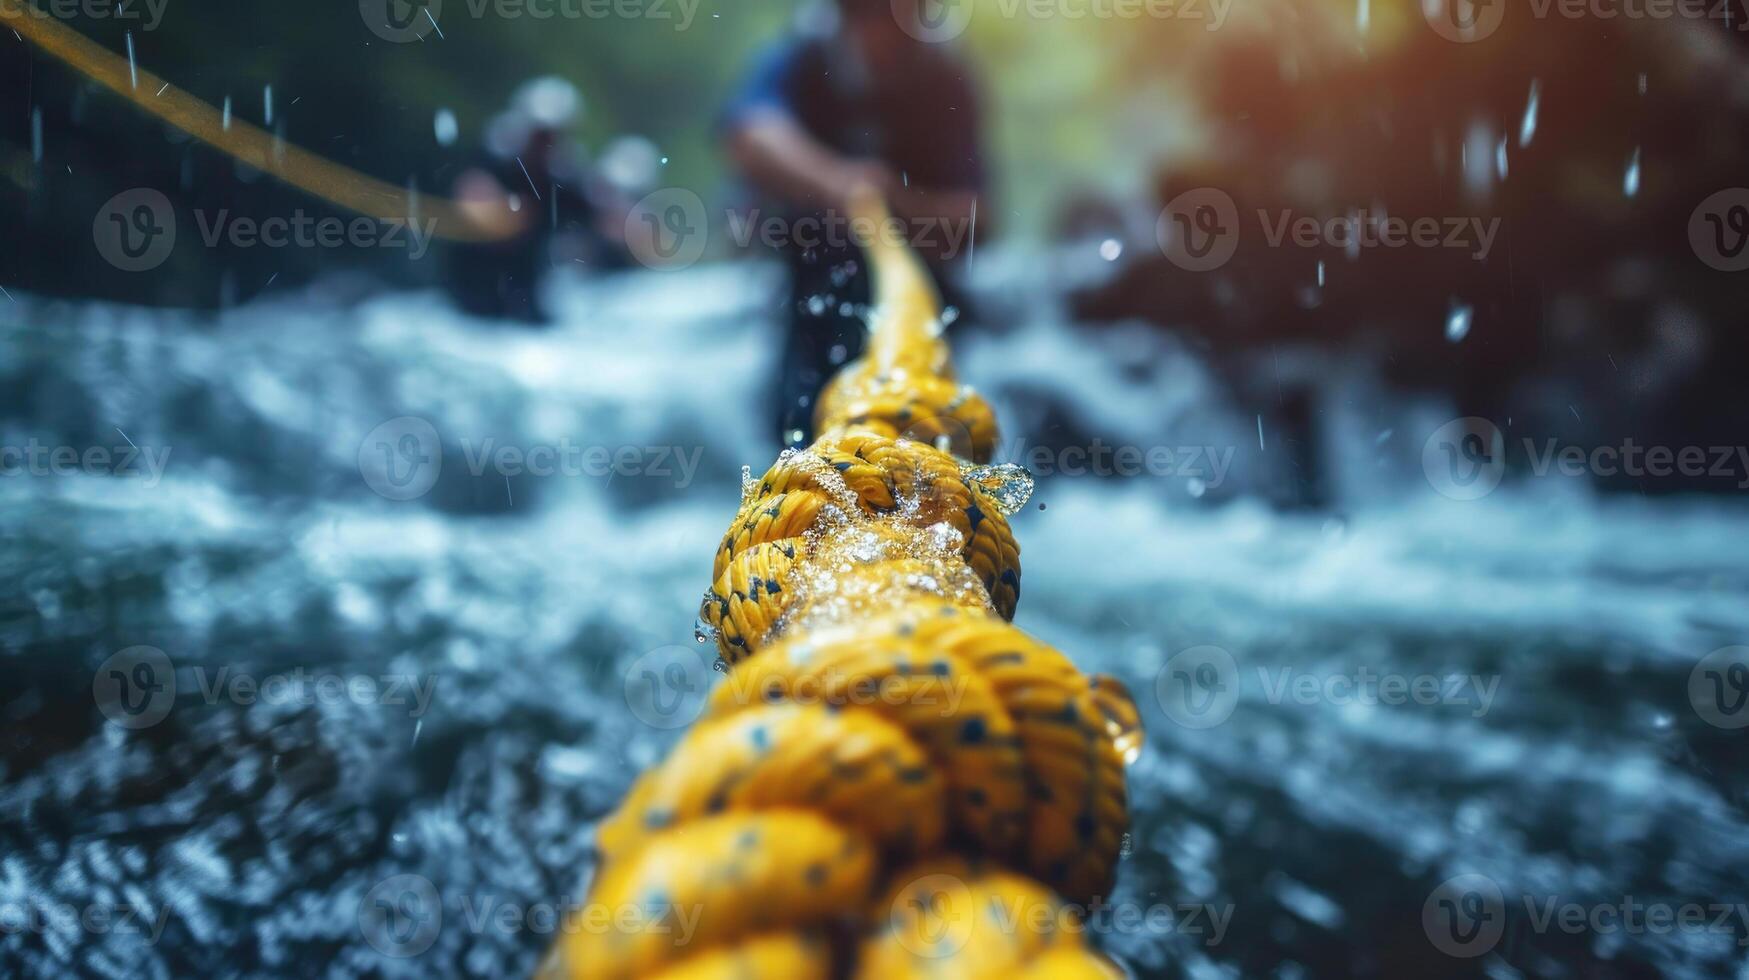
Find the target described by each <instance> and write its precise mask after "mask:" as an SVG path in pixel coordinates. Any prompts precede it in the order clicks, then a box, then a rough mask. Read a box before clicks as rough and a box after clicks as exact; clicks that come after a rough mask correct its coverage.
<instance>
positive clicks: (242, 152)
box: [0, 0, 525, 242]
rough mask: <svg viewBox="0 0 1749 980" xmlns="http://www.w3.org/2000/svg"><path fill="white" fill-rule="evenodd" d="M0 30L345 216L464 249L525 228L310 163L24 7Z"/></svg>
mask: <svg viewBox="0 0 1749 980" xmlns="http://www.w3.org/2000/svg"><path fill="white" fill-rule="evenodd" d="M0 26H4V27H10V28H12V29H13V30H15V31H17V32H18V33H19V35H20V36H21V37H23V38H25V39H26V40H28V41H30V42H31V43H33V44H35V45H36V46H37V47H39V48H41V49H42V50H43V51H45V52H46V53H48V54H50V55H53V56H54V57H56V58H59V59H60V60H62V61H64V62H66V63H67V64H68V65H69V66H71V67H72V68H74V69H75V70H77V71H79V72H80V73H81V74H84V75H85V76H87V77H89V78H91V79H92V80H93V81H96V82H97V83H99V84H101V85H103V86H104V87H105V88H108V89H109V90H111V91H113V92H115V93H116V94H118V95H120V96H121V97H122V98H124V99H127V100H128V101H130V102H132V103H133V104H134V105H136V106H138V107H139V108H141V109H143V110H145V111H146V112H147V113H149V114H151V115H153V116H157V117H158V118H159V119H162V120H164V121H165V122H167V123H169V124H170V125H172V126H175V127H176V128H177V129H179V130H181V131H183V132H185V133H187V134H188V135H190V136H193V137H194V138H195V139H198V140H200V141H201V142H203V143H206V144H207V145H209V146H212V147H214V148H215V149H218V150H220V151H222V152H224V153H227V154H229V155H231V156H233V157H235V158H237V159H238V160H241V161H242V162H244V163H246V164H248V165H249V166H251V167H254V168H255V169H257V170H260V171H263V172H265V173H269V174H272V175H273V176H275V177H277V178H279V179H280V180H283V181H285V182H286V183H288V184H291V185H292V186H294V187H297V188H299V189H301V190H304V191H306V192H308V193H310V194H313V195H315V196H317V197H319V198H322V199H323V200H325V201H329V202H331V203H333V204H336V205H339V206H340V207H343V208H346V209H347V210H349V211H355V212H357V213H358V214H362V215H365V216H367V217H371V218H376V219H377V220H379V221H384V222H389V223H393V224H399V225H408V224H413V223H415V222H418V223H420V224H421V225H422V226H424V225H428V226H429V228H430V233H431V234H433V235H435V236H437V237H439V238H444V239H449V240H452V241H465V242H483V241H494V240H497V239H501V238H506V237H509V236H511V235H514V234H516V233H517V232H518V231H520V230H521V228H522V226H523V224H524V221H525V219H524V218H522V217H521V216H520V215H519V214H517V213H516V212H513V211H511V210H510V209H509V208H508V206H501V205H498V204H496V203H491V204H488V203H480V204H474V203H471V202H470V203H469V204H468V205H465V206H464V205H462V204H459V203H457V202H453V201H449V200H446V199H443V198H432V197H425V196H423V195H419V196H418V197H417V201H416V202H415V198H414V195H413V194H412V193H411V192H410V191H408V190H407V189H406V188H404V187H396V186H395V185H393V184H389V183H386V182H384V181H381V180H378V179H376V178H374V177H369V176H366V175H364V174H361V173H359V172H358V171H356V170H353V169H351V168H350V167H346V166H342V165H341V164H338V163H335V162H333V161H331V160H328V159H326V158H324V157H320V156H317V155H316V154H314V153H311V152H309V151H308V150H304V149H301V148H299V147H297V146H294V145H291V144H289V143H287V142H285V141H284V140H282V139H280V138H279V137H277V136H274V135H273V134H271V133H268V132H266V131H264V130H262V129H259V128H257V127H255V126H252V125H250V124H249V123H247V122H244V121H242V120H240V119H235V118H233V119H231V120H230V121H229V122H228V123H227V121H226V120H225V117H224V115H223V114H222V113H221V112H219V110H217V109H214V108H213V107H212V106H210V105H208V104H207V103H205V102H203V101H201V100H200V99H198V98H196V97H194V96H193V95H191V94H189V93H188V92H184V91H182V90H181V89H178V88H176V87H175V86H174V85H168V83H167V82H165V80H164V79H162V78H159V77H158V76H157V75H154V74H153V73H151V72H149V71H147V70H145V69H144V68H140V67H138V66H137V65H130V64H129V63H128V60H127V59H126V58H122V57H120V56H118V55H116V54H113V53H112V52H110V51H107V50H105V49H104V48H101V47H99V46H98V45H96V44H94V43H92V42H91V41H90V40H88V39H87V38H85V37H84V36H83V35H81V34H80V33H78V32H77V31H74V30H72V29H71V28H68V27H66V26H64V25H62V24H59V23H57V22H55V21H54V20H53V19H52V18H51V17H49V16H47V15H45V14H41V13H38V12H36V11H34V10H32V9H31V8H30V7H29V6H28V5H27V4H26V3H25V2H24V0H0ZM167 86H168V87H167ZM421 230H424V228H423V227H422V228H421Z"/></svg>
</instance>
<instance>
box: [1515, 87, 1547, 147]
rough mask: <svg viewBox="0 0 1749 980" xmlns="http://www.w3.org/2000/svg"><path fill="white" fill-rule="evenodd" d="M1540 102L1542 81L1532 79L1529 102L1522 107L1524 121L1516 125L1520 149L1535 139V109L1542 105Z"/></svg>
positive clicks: (1541, 98)
mask: <svg viewBox="0 0 1749 980" xmlns="http://www.w3.org/2000/svg"><path fill="white" fill-rule="evenodd" d="M1542 100H1543V83H1542V79H1539V78H1533V79H1531V80H1530V100H1529V101H1528V102H1526V103H1525V105H1524V121H1523V122H1521V123H1519V124H1518V145H1519V146H1520V147H1526V146H1529V145H1530V141H1531V140H1532V139H1535V138H1536V113H1537V108H1538V107H1539V106H1541V105H1542Z"/></svg>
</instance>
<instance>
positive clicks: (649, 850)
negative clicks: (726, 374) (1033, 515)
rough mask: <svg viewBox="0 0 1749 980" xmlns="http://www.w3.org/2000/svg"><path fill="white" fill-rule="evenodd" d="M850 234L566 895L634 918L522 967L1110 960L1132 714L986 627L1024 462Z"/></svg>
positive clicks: (468, 227) (904, 967)
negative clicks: (805, 393)
mask: <svg viewBox="0 0 1749 980" xmlns="http://www.w3.org/2000/svg"><path fill="white" fill-rule="evenodd" d="M0 24H6V25H8V26H11V27H12V28H13V29H14V30H17V31H18V32H19V34H20V35H21V36H23V37H25V38H26V39H28V40H30V41H31V42H32V43H34V44H36V45H37V46H39V47H41V48H42V49H43V50H44V51H46V52H48V53H49V54H51V55H54V56H55V57H57V58H59V59H61V60H62V61H65V62H66V63H67V64H69V65H70V66H72V67H73V68H75V69H76V70H78V71H80V72H82V73H84V74H85V75H87V76H89V77H91V78H92V79H94V80H96V81H97V82H99V83H101V84H102V85H104V86H106V87H107V88H109V89H111V90H112V91H114V92H116V93H118V94H120V95H121V96H123V97H124V98H126V99H128V100H129V101H131V102H133V103H134V104H135V105H137V106H139V107H140V108H141V109H143V110H145V111H146V112H148V113H150V114H152V115H154V116H157V117H158V118H160V119H162V120H164V121H165V122H167V123H169V124H170V125H172V126H175V127H177V128H178V129H180V130H182V131H184V132H186V133H188V134H189V135H191V136H194V137H195V138H197V139H200V140H201V141H203V142H205V143H208V144H210V145H212V146H213V147H215V148H217V149H219V150H221V151H223V152H225V153H228V154H230V155H231V156H233V157H235V158H237V159H238V160H241V161H243V162H245V163H247V164H249V165H251V166H253V167H255V168H257V169H259V170H262V171H264V172H266V173H270V174H273V175H274V176H276V177H278V178H280V179H281V180H284V181H286V182H287V183H289V184H292V185H294V186H296V187H298V188H301V189H302V190H304V191H306V192H308V193H311V194H314V195H316V196H317V197H320V198H323V199H325V200H328V201H330V202H332V203H334V204H337V205H339V206H341V207H345V208H347V209H350V210H352V211H356V212H358V213H360V214H363V215H367V216H370V217H374V218H377V219H379V220H382V221H386V222H395V223H410V222H412V221H413V220H415V219H416V218H418V217H420V216H421V215H422V216H424V217H425V218H427V219H429V220H432V221H434V222H435V226H434V233H435V234H436V235H438V236H439V237H444V238H450V239H456V240H463V241H483V240H490V239H494V238H500V237H504V236H506V235H509V234H514V233H515V232H516V231H517V230H518V228H519V226H520V221H519V220H518V218H517V217H516V216H515V215H514V214H513V213H511V212H509V211H508V209H504V208H495V207H484V208H482V207H479V206H476V205H471V204H469V205H463V204H459V203H457V202H452V201H447V200H442V199H436V198H420V199H418V200H417V201H415V199H414V196H413V195H412V194H411V193H410V192H409V191H407V190H405V189H403V188H399V187H396V186H394V185H391V184H388V183H385V182H383V181H380V180H377V179H375V178H371V177H368V176H365V175H364V174H361V173H359V172H357V171H355V170H352V169H350V168H347V167H344V166H342V165H340V164H337V163H334V162H332V161H330V160H327V159H324V158H322V157H319V156H317V155H315V154H312V153H309V152H308V151H306V150H303V149H300V148H298V147H296V146H293V145H290V144H287V143H285V142H284V141H282V140H280V139H279V138H278V137H276V136H273V135H271V134H269V133H267V132H265V131H263V130H261V129H259V128H257V127H255V126H252V125H250V124H248V123H246V122H242V121H240V120H235V121H227V120H226V119H225V118H224V117H223V116H222V115H221V114H220V113H219V112H218V111H217V110H215V109H214V108H213V107H212V106H210V105H208V104H207V103H205V102H202V101H201V100H200V99H197V98H195V97H194V96H192V95H190V94H188V93H186V92H183V91H181V90H178V89H175V88H174V87H172V86H170V85H169V84H168V83H166V82H163V81H162V80H161V79H160V78H158V77H157V76H156V75H154V74H152V73H151V72H149V71H145V70H143V69H140V68H138V67H137V66H134V65H131V64H129V63H128V62H127V61H126V60H124V59H122V58H119V57H117V56H116V55H114V54H112V53H111V52H109V51H106V50H104V49H103V48H101V47H98V46H97V45H95V44H93V43H92V42H90V41H89V40H87V39H85V38H84V37H83V36H81V35H79V34H78V33H77V32H75V31H72V30H69V29H68V28H66V27H63V26H62V25H60V24H57V23H55V22H53V21H52V20H50V19H49V18H48V17H46V16H42V15H40V14H37V13H35V12H33V11H31V10H29V9H28V8H27V7H25V6H23V5H22V4H21V3H20V0H0ZM856 210H857V211H858V216H859V217H863V218H867V219H870V220H872V221H873V222H875V224H874V225H873V227H881V225H882V223H883V219H884V218H885V216H886V215H885V210H884V208H883V207H882V206H881V205H880V203H879V201H878V200H876V199H874V198H873V197H872V196H865V197H864V198H863V199H862V200H861V201H859V202H858V204H857V207H856ZM876 237H877V239H878V238H879V236H876ZM864 250H865V252H866V254H867V255H868V256H869V258H870V261H871V263H872V265H873V267H874V272H875V280H876V305H875V312H874V314H873V316H874V322H873V324H872V325H871V329H872V336H871V340H870V344H869V350H868V353H867V354H866V355H865V356H864V357H863V358H862V359H860V360H859V361H857V362H856V363H853V364H851V365H849V366H848V367H846V368H845V370H844V371H843V372H842V373H841V374H840V375H839V376H838V377H837V378H836V379H835V380H834V381H833V382H832V384H831V385H830V386H829V387H828V389H827V390H826V392H825V393H824V394H823V396H822V397H821V400H820V404H819V408H818V411H817V412H816V416H817V422H818V429H819V431H820V432H821V436H820V437H819V438H818V439H817V440H815V442H814V444H813V445H812V446H810V447H808V448H807V449H805V450H802V451H799V452H786V453H785V454H784V455H783V456H782V457H780V458H779V459H778V461H777V463H776V465H774V466H773V467H772V468H771V469H770V470H768V471H767V472H766V473H765V475H764V476H763V477H762V478H761V479H759V480H757V481H754V480H751V479H749V480H748V481H747V485H746V486H745V487H744V488H743V495H742V502H741V509H740V513H739V514H737V515H736V517H735V520H734V523H733V524H731V525H730V527H729V531H728V534H727V535H726V536H725V537H724V539H723V543H722V546H721V547H720V548H719V549H718V551H717V556H716V564H715V568H714V571H713V573H712V575H713V582H712V585H711V588H710V590H709V591H708V592H707V593H706V598H705V603H704V607H703V609H702V613H701V614H702V617H703V618H704V620H705V621H706V622H707V623H708V624H709V625H710V626H711V628H712V629H713V630H714V631H715V635H716V643H717V648H718V650H719V651H720V652H721V653H722V655H723V657H724V659H726V660H727V661H729V663H730V664H731V665H732V667H731V672H730V675H729V677H728V678H727V681H726V682H725V683H724V684H723V685H721V686H720V687H719V688H718V689H717V690H716V691H715V692H714V693H713V695H712V698H711V700H710V702H709V704H708V706H707V708H706V711H705V714H704V717H703V718H702V719H701V720H700V722H699V724H698V725H697V726H696V727H695V728H694V729H693V730H692V731H691V732H690V733H689V734H688V735H687V737H686V738H685V739H684V740H683V741H682V742H681V743H680V744H679V745H678V746H677V747H676V748H675V749H674V751H673V752H672V753H671V754H670V755H669V756H668V758H667V759H666V760H665V761H664V762H663V763H662V764H661V765H659V766H658V767H657V768H656V769H654V770H653V771H651V772H649V773H646V774H645V775H644V777H643V778H642V779H640V780H639V781H638V783H637V784H636V785H635V786H634V787H633V789H632V791H631V793H630V795H629V796H628V798H627V799H626V801H625V802H624V804H623V805H622V806H621V808H620V809H619V811H618V812H617V813H615V814H614V815H613V816H611V817H610V818H609V819H608V820H606V821H605V822H604V823H603V824H602V825H601V827H600V828H599V834H598V845H599V849H600V852H601V871H600V874H599V876H598V877H597V880H596V881H595V884H594V888H593V892H592V895H591V900H590V903H589V908H590V909H592V910H593V909H602V908H606V909H610V910H616V911H624V910H628V909H638V910H642V912H643V914H642V917H641V919H639V920H638V921H639V927H637V928H629V929H618V930H615V931H612V932H609V933H606V934H601V933H598V932H595V931H593V930H590V929H576V930H571V929H568V930H566V933H567V938H566V939H565V940H563V941H562V942H561V944H560V946H559V948H558V949H557V950H556V951H555V952H556V954H557V955H556V958H555V959H554V960H553V961H552V962H551V963H550V964H549V965H550V966H552V967H553V968H554V969H555V970H556V971H558V972H560V973H562V974H568V975H572V976H577V977H642V976H656V975H660V976H662V977H665V978H668V980H676V978H690V980H699V978H706V977H725V978H726V977H779V978H790V977H795V978H810V977H818V978H827V977H837V976H855V977H869V978H879V980H886V978H889V977H905V976H952V977H1003V978H1004V980H1006V978H1009V977H1109V976H1114V975H1116V971H1115V970H1114V968H1113V967H1112V966H1111V964H1110V963H1108V962H1107V961H1106V960H1104V959H1103V958H1102V957H1100V956H1099V955H1098V954H1096V953H1094V952H1093V951H1091V950H1089V949H1088V948H1086V946H1085V945H1084V943H1083V941H1082V935H1083V931H1082V930H1081V929H1079V928H1075V927H1074V926H1075V925H1076V923H1075V921H1074V916H1075V913H1074V911H1073V907H1072V906H1070V905H1066V904H1065V903H1074V902H1086V901H1088V900H1090V899H1092V898H1095V897H1099V896H1103V895H1104V894H1106V893H1107V891H1108V890H1109V888H1110V886H1111V880H1112V876H1113V874H1114V871H1115V868H1116V864H1117V858H1118V852H1119V847H1120V844H1121V841H1122V837H1123V834H1124V829H1125V827H1126V826H1127V823H1128V812H1127V804H1126V797H1125V789H1124V764H1125V762H1126V761H1127V759H1128V758H1129V757H1131V756H1133V754H1134V753H1135V751H1136V750H1137V748H1138V746H1139V744H1140V725H1139V721H1138V718H1137V715H1136V711H1135V706H1134V704H1133V703H1132V702H1131V700H1130V698H1129V695H1128V693H1127V692H1126V691H1124V690H1123V688H1122V686H1121V685H1119V684H1117V683H1116V682H1115V681H1112V680H1110V679H1109V678H1103V677H1093V678H1088V677H1085V676H1083V675H1082V674H1080V673H1079V672H1078V671H1076V670H1075V668H1074V666H1073V665H1072V664H1071V663H1070V662H1069V661H1068V659H1067V658H1065V657H1064V656H1063V655H1062V654H1060V653H1058V652H1057V651H1055V650H1053V649H1051V648H1050V647H1047V646H1044V645H1043V644H1041V643H1039V642H1037V641H1036V640H1033V639H1032V638H1031V637H1028V636H1027V635H1026V634H1024V633H1023V632H1021V631H1020V630H1018V629H1016V628H1015V627H1014V626H1012V625H1010V624H1009V622H1008V620H1009V619H1010V618H1011V617H1012V616H1013V615H1014V607H1015V603H1016V601H1017V600H1018V598H1019V594H1020V562H1019V559H1020V549H1019V546H1018V545H1017V544H1016V543H1015V541H1014V536H1013V534H1012V532H1011V531H1010V530H1009V527H1008V516H1009V515H1010V514H1011V513H1013V512H1014V511H1015V510H1016V509H1017V508H1018V506H1019V505H1020V503H1023V502H1024V500H1025V496H1026V492H1027V491H1028V490H1029V489H1030V477H1026V476H1025V475H1024V472H1023V471H1019V472H1017V471H1016V469H1015V468H1012V467H990V466H978V465H976V464H980V463H987V462H988V460H989V458H990V456H991V454H992V453H993V451H994V447H995V443H996V422H995V418H994V415H993V414H992V412H991V411H990V408H989V405H988V404H987V403H986V402H985V401H984V400H983V399H982V398H980V397H979V396H978V395H977V394H976V393H974V392H972V391H971V390H970V389H969V388H966V387H964V386H962V385H960V384H958V383H957V382H956V381H955V380H954V376H953V368H952V364H951V363H950V358H949V352H948V349H947V345H946V344H945V343H944V342H943V341H942V340H941V338H940V336H939V326H940V300H939V299H938V298H937V296H936V294H935V290H934V288H933V287H932V286H931V284H930V282H929V278H928V275H927V273H925V271H924V270H923V268H922V266H921V264H920V263H919V262H918V260H917V258H916V257H915V256H914V255H913V254H911V253H910V252H909V251H908V250H907V249H905V248H904V247H903V246H900V245H897V244H894V243H892V242H888V241H884V240H877V241H871V242H867V243H865V245H864ZM689 913H691V914H689ZM584 914H592V913H591V912H585V913H584ZM680 918H685V919H686V920H687V921H686V928H684V929H676V928H674V926H675V925H676V922H675V920H676V919H680ZM616 921H623V919H616Z"/></svg>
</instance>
